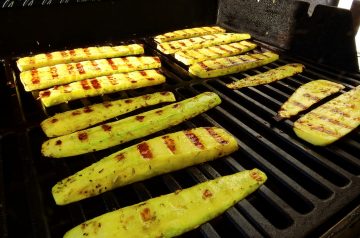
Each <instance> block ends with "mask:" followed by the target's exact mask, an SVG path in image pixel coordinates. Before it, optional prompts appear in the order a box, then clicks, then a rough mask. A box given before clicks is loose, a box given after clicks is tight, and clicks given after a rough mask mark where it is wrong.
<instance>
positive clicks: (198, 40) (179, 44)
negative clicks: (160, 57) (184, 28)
mask: <svg viewBox="0 0 360 238" xmlns="http://www.w3.org/2000/svg"><path fill="white" fill-rule="evenodd" d="M247 39H250V35H249V34H239V33H219V34H213V35H205V36H199V37H193V38H189V39H184V40H176V41H170V42H164V43H161V44H158V45H157V49H158V50H160V51H161V52H163V53H164V54H173V53H175V52H178V51H184V50H190V49H199V48H203V47H209V46H213V45H223V44H228V43H232V42H237V41H241V40H247Z"/></svg>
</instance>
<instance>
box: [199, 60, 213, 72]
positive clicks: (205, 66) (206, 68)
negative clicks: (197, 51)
mask: <svg viewBox="0 0 360 238" xmlns="http://www.w3.org/2000/svg"><path fill="white" fill-rule="evenodd" d="M199 65H200V66H201V68H203V69H204V70H206V71H209V70H211V69H210V68H209V67H208V66H207V65H206V64H204V62H200V63H199Z"/></svg>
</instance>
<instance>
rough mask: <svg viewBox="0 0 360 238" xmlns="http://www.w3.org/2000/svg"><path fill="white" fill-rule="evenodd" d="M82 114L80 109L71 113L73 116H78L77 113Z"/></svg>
mask: <svg viewBox="0 0 360 238" xmlns="http://www.w3.org/2000/svg"><path fill="white" fill-rule="evenodd" d="M80 114H81V112H80V111H73V112H72V113H71V115H73V116H77V115H80Z"/></svg>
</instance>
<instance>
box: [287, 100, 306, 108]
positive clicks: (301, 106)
mask: <svg viewBox="0 0 360 238" xmlns="http://www.w3.org/2000/svg"><path fill="white" fill-rule="evenodd" d="M291 104H293V105H294V106H297V107H300V108H302V109H307V106H305V105H304V104H302V103H300V102H298V101H291Z"/></svg>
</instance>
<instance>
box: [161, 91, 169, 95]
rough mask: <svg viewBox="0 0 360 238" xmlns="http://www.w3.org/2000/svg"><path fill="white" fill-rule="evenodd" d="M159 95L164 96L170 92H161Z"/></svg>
mask: <svg viewBox="0 0 360 238" xmlns="http://www.w3.org/2000/svg"><path fill="white" fill-rule="evenodd" d="M160 94H161V95H164V96H165V95H169V94H170V92H167V91H166V92H161V93H160Z"/></svg>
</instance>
